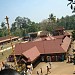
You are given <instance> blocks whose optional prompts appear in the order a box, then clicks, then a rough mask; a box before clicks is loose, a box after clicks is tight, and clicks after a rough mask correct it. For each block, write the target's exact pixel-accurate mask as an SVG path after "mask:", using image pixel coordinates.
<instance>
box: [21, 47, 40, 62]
mask: <svg viewBox="0 0 75 75" xmlns="http://www.w3.org/2000/svg"><path fill="white" fill-rule="evenodd" d="M22 54H23V55H24V56H25V57H26V58H29V59H30V60H29V61H31V62H32V61H33V60H35V59H36V58H37V57H38V56H39V55H40V52H39V51H38V49H37V47H36V46H34V47H32V48H30V49H29V50H27V51H25V52H23V53H22Z"/></svg>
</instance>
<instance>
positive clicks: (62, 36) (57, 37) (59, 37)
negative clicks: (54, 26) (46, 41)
mask: <svg viewBox="0 0 75 75" xmlns="http://www.w3.org/2000/svg"><path fill="white" fill-rule="evenodd" d="M54 38H56V39H63V38H64V35H58V36H54Z"/></svg>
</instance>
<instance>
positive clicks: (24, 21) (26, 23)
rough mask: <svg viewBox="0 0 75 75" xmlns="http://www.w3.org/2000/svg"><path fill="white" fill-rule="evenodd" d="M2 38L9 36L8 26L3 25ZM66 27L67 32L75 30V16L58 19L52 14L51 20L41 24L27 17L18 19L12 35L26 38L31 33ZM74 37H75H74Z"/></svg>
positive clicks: (0, 35) (0, 31) (0, 29)
mask: <svg viewBox="0 0 75 75" xmlns="http://www.w3.org/2000/svg"><path fill="white" fill-rule="evenodd" d="M0 26H1V28H0V37H2V36H6V35H8V30H7V26H5V23H4V22H2V23H1V25H0ZM61 26H62V27H64V28H65V29H66V30H75V15H72V16H68V15H67V16H65V17H63V16H62V17H61V18H60V19H59V18H57V19H56V17H55V16H54V15H53V13H51V14H50V15H49V18H47V19H45V20H43V21H42V22H40V23H35V22H33V21H31V20H30V19H29V18H26V17H20V16H18V17H16V19H15V22H13V23H12V25H11V33H12V35H14V36H20V37H22V36H25V34H27V33H30V32H37V31H39V30H41V31H49V32H52V31H53V30H54V29H55V28H56V27H61ZM73 35H74V34H73ZM73 37H74V36H73Z"/></svg>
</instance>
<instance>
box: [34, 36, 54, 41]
mask: <svg viewBox="0 0 75 75" xmlns="http://www.w3.org/2000/svg"><path fill="white" fill-rule="evenodd" d="M54 39H55V38H54V37H53V36H48V37H42V38H37V39H35V40H34V41H44V40H54Z"/></svg>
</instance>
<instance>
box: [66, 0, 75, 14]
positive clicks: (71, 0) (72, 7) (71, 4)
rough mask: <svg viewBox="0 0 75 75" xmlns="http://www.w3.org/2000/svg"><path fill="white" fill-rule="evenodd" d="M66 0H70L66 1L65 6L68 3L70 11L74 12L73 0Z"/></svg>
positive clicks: (74, 1)
mask: <svg viewBox="0 0 75 75" xmlns="http://www.w3.org/2000/svg"><path fill="white" fill-rule="evenodd" d="M68 1H70V3H68V4H67V6H68V5H70V8H71V10H72V13H74V12H75V6H74V4H75V0H68Z"/></svg>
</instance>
